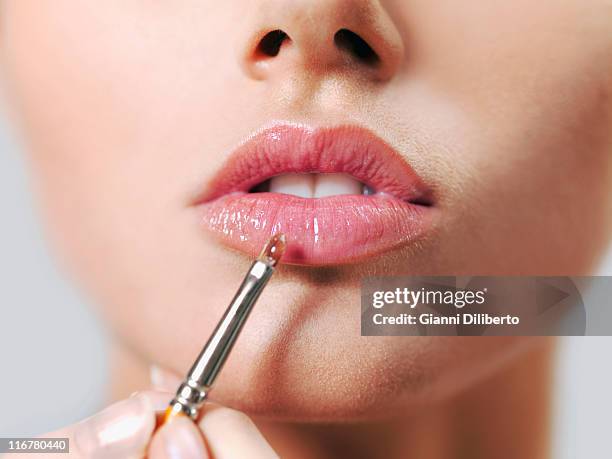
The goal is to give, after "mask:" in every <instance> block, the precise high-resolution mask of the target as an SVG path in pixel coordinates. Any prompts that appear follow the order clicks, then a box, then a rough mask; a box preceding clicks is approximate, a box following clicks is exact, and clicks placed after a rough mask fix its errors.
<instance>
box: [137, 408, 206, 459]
mask: <svg viewBox="0 0 612 459" xmlns="http://www.w3.org/2000/svg"><path fill="white" fill-rule="evenodd" d="M209 457H210V456H209V455H208V452H207V450H206V445H205V443H204V438H203V437H202V433H201V432H200V430H199V429H198V427H197V426H196V425H195V424H194V423H193V421H192V420H191V419H189V418H187V417H185V416H179V417H177V418H174V419H172V421H170V422H168V423H167V424H164V425H163V426H162V427H161V428H160V429H159V430H158V431H157V432H156V433H155V435H154V436H153V440H151V445H150V446H149V459H208V458H209Z"/></svg>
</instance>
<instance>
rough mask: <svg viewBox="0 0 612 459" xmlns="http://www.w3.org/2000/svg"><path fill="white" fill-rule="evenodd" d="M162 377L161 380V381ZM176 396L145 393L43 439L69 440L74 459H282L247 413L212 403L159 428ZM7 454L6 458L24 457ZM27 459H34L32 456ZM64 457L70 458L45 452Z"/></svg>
mask: <svg viewBox="0 0 612 459" xmlns="http://www.w3.org/2000/svg"><path fill="white" fill-rule="evenodd" d="M158 379H159V378H158ZM172 396H173V393H171V392H166V391H143V392H138V393H136V394H134V395H132V396H131V397H129V398H127V399H125V400H122V401H119V402H117V403H114V404H113V405H111V406H109V407H108V408H106V409H104V410H103V411H101V412H99V413H97V414H95V415H94V416H92V417H90V418H88V419H85V420H84V421H81V422H79V423H77V424H75V425H72V426H69V427H66V428H64V429H61V430H58V431H55V432H52V433H49V434H47V435H43V436H42V437H68V438H69V440H70V455H69V457H70V458H75V459H81V458H82V459H85V458H88V459H90V458H91V459H99V458H104V459H106V458H108V459H112V458H122V459H142V458H145V457H148V458H149V459H182V458H189V459H192V458H193V459H196V458H197V459H207V458H214V459H226V458H231V459H235V458H249V459H250V458H253V459H264V458H265V459H268V458H278V455H277V454H276V453H275V452H274V450H273V449H272V448H271V447H270V445H269V444H268V443H267V441H266V440H265V439H264V437H263V436H262V435H261V433H260V432H259V430H258V429H257V427H256V426H255V424H254V423H253V422H252V421H251V420H250V419H249V418H248V417H247V416H246V415H245V414H243V413H241V412H239V411H236V410H232V409H229V408H225V407H221V406H219V405H215V404H212V403H209V404H207V405H206V409H205V410H204V413H203V415H202V416H201V419H200V420H199V422H198V423H197V424H195V423H194V422H192V421H191V420H190V419H188V418H186V417H185V418H183V417H177V418H174V419H173V420H172V421H171V422H169V423H167V424H165V425H163V426H162V427H161V428H159V429H157V430H156V419H159V417H160V415H161V414H162V413H163V412H164V411H165V409H166V407H167V406H168V401H169V400H170V399H171V398H172ZM20 457H21V455H8V456H6V459H9V458H11V459H19V458H20ZM28 457H30V458H35V457H37V456H33V455H31V454H28ZM39 457H40V459H52V458H53V459H54V458H57V459H64V458H66V457H67V456H66V455H65V454H57V455H55V454H41V455H40V456H39Z"/></svg>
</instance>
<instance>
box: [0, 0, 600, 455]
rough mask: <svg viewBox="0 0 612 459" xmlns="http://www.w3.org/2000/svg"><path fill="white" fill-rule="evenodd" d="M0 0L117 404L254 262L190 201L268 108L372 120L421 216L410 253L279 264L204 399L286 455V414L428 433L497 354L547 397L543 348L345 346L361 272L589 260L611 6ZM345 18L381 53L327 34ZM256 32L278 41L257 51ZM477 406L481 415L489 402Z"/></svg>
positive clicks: (207, 322) (59, 235) (51, 200)
mask: <svg viewBox="0 0 612 459" xmlns="http://www.w3.org/2000/svg"><path fill="white" fill-rule="evenodd" d="M1 7H2V14H1V15H0V21H1V23H0V52H1V55H0V57H1V63H2V67H1V68H2V76H3V81H4V85H3V86H4V89H5V93H6V98H7V100H8V102H9V105H10V107H11V109H12V111H13V113H14V114H15V117H16V120H17V121H18V123H19V125H20V126H21V127H22V130H23V133H24V138H25V139H26V141H27V145H28V151H29V159H30V163H31V166H32V172H33V176H34V179H35V180H34V184H35V187H36V191H37V193H38V197H39V201H40V207H41V209H42V212H43V213H44V214H45V215H46V217H47V219H46V221H47V225H48V230H49V234H50V236H51V239H52V241H53V242H54V244H55V246H56V247H57V249H58V250H57V252H58V254H59V256H60V258H61V260H62V262H63V263H64V265H65V266H66V268H67V269H68V270H70V271H71V272H72V273H73V274H74V276H75V277H76V279H77V281H78V282H79V283H80V284H81V285H82V286H83V288H84V289H85V290H86V291H87V292H88V293H89V294H90V296H91V298H93V299H94V300H95V302H96V304H98V305H99V307H100V310H101V311H102V313H103V315H104V317H105V318H106V320H107V321H108V323H109V324H110V326H111V327H112V329H113V330H114V331H115V334H116V336H117V344H116V347H117V356H118V358H117V362H118V363H117V371H121V372H122V373H121V375H122V380H123V384H122V385H118V384H117V385H116V386H115V387H116V390H115V393H116V395H120V394H125V393H127V391H131V390H134V389H135V388H138V387H141V384H143V381H144V379H143V378H144V376H143V375H144V372H143V371H141V370H140V369H144V368H146V367H147V366H148V365H149V364H150V363H155V364H157V365H160V366H162V367H164V368H166V369H167V370H168V371H169V372H171V373H177V374H182V373H184V371H185V369H186V368H188V366H189V364H190V363H191V361H192V360H193V357H194V355H196V353H197V352H198V350H199V349H200V347H201V345H202V343H203V341H204V339H205V337H206V336H208V335H209V333H210V332H211V331H212V328H213V327H214V325H215V323H216V320H217V318H218V317H219V316H220V315H221V314H222V311H223V309H224V308H225V306H226V304H227V301H228V299H229V297H230V296H231V294H232V293H233V290H234V289H235V287H236V285H237V284H238V283H239V282H240V279H241V276H242V275H243V273H244V271H245V270H246V269H247V267H248V265H249V263H250V260H249V259H248V258H247V257H245V256H244V255H243V254H241V253H238V252H235V251H230V250H228V249H226V248H224V247H223V246H220V245H219V244H218V243H217V242H216V241H215V240H214V239H213V238H212V237H211V236H209V235H208V234H206V232H205V231H204V230H203V229H202V228H201V226H200V224H199V221H198V217H199V213H198V209H197V208H194V207H193V206H192V205H191V203H192V202H193V197H194V196H197V195H198V194H199V193H200V192H201V190H202V189H203V187H204V186H205V184H206V183H208V182H209V181H210V180H212V179H213V177H214V176H215V174H216V172H217V171H218V170H219V168H220V167H221V166H222V164H223V162H224V161H225V160H226V159H227V157H228V156H229V155H230V154H231V152H232V150H233V148H235V147H236V145H238V144H239V143H240V142H241V141H242V140H243V139H244V138H245V137H247V136H248V135H249V134H250V133H251V132H253V131H255V130H257V129H260V128H261V127H262V126H266V125H269V124H270V123H271V122H273V121H275V120H282V121H286V122H301V123H307V124H310V125H313V126H328V125H337V124H344V123H355V124H360V125H363V126H365V127H368V128H370V129H371V130H373V131H374V132H376V133H378V134H379V135H381V136H382V137H383V138H384V139H385V140H387V141H388V142H389V143H390V144H391V145H392V146H394V147H395V148H396V149H397V150H398V152H399V153H400V154H401V155H402V156H403V157H404V158H405V159H406V161H408V162H409V163H410V164H411V165H412V166H413V167H414V169H415V170H416V171H417V173H418V174H419V175H420V176H421V177H422V178H423V179H424V181H426V182H427V183H428V184H429V185H430V186H431V187H432V188H433V190H434V193H435V205H436V207H437V208H438V210H439V212H438V217H437V219H436V222H435V226H434V228H433V229H432V231H430V232H428V233H427V235H426V236H425V237H424V238H422V239H421V240H419V241H418V242H417V243H415V244H413V245H410V246H406V247H400V248H397V249H396V250H393V251H390V252H387V253H385V254H382V255H379V256H377V257H375V258H372V259H370V260H366V261H364V262H361V263H357V264H351V265H346V266H336V267H314V268H312V267H310V268H306V267H302V266H283V267H282V268H281V269H280V271H279V274H278V275H277V276H275V279H274V283H273V285H271V286H270V288H268V289H267V290H266V292H265V293H264V295H263V297H262V305H264V304H265V307H263V308H259V309H257V310H256V311H255V312H254V313H253V315H252V316H251V318H250V319H249V324H248V326H247V327H246V328H245V330H244V332H243V335H242V336H241V338H240V340H239V342H238V343H237V345H236V348H235V350H234V352H233V354H232V357H231V359H230V360H229V361H228V363H227V365H226V367H225V369H224V372H223V373H222V375H221V377H220V379H219V380H218V386H217V387H216V388H215V392H214V399H215V400H216V401H218V402H219V403H221V404H224V405H227V406H230V407H232V408H235V409H238V410H241V411H244V412H246V413H248V414H249V415H251V416H254V417H255V418H256V419H261V422H260V426H261V428H262V429H264V430H266V432H267V434H266V435H267V436H268V437H269V438H270V439H272V441H273V445H274V446H275V447H277V448H279V449H282V448H285V447H286V448H287V449H286V451H298V450H300V446H299V444H298V443H300V442H298V441H297V440H296V441H295V442H286V441H284V440H283V439H286V438H297V437H300V438H310V437H308V435H310V434H308V433H306V431H307V430H308V429H306V428H305V427H304V429H301V430H300V432H301V433H300V435H297V434H295V432H294V433H293V434H291V435H289V433H288V430H287V429H288V428H287V427H286V426H284V427H283V424H282V423H284V422H286V421H297V422H300V423H302V422H308V423H311V422H322V421H325V422H339V421H360V422H374V421H376V422H383V421H389V420H391V419H393V420H394V421H393V422H396V420H397V419H404V418H405V414H406V413H407V412H411V413H413V412H415V411H416V412H422V411H423V410H425V409H426V407H430V406H436V407H445V408H444V409H442V408H440V410H441V411H440V412H441V413H442V412H444V413H445V414H444V415H442V414H440V416H434V418H435V419H436V421H435V423H438V422H442V421H440V419H447V418H448V416H449V414H448V413H450V412H456V410H457V409H458V408H456V405H455V403H458V402H456V400H458V399H457V397H460V398H461V397H464V398H467V397H468V395H467V394H469V393H470V391H473V390H475V389H474V388H476V387H480V388H481V389H483V390H484V388H487V387H489V386H488V384H491V379H490V378H494V377H495V376H494V375H495V374H500V372H502V371H509V370H508V368H514V373H512V374H521V375H524V376H525V377H527V375H529V374H531V375H533V381H534V387H540V386H541V387H545V385H546V384H547V381H548V380H547V376H546V374H547V373H546V372H543V373H542V374H540V373H541V372H540V371H538V370H537V369H536V368H539V367H540V366H541V365H540V366H538V365H535V364H533V362H534V361H537V358H542V359H544V360H546V356H547V355H548V354H549V352H550V348H549V345H548V344H547V343H546V342H542V341H541V340H526V339H517V338H497V339H493V338H489V339H486V342H485V341H484V339H483V338H474V339H469V338H463V339H457V338H454V339H452V338H397V337H380V338H378V337H377V338H365V337H361V336H360V333H359V329H360V328H359V315H358V314H357V313H356V311H357V310H358V308H359V306H358V305H359V282H360V279H361V278H362V277H364V276H369V275H393V274H448V273H453V274H465V275H473V274H513V275H536V274H537V275H580V274H588V273H590V272H591V271H592V270H593V268H594V266H595V263H596V262H597V260H598V257H599V255H600V254H601V253H602V252H603V250H604V249H605V247H606V246H607V244H608V243H609V234H611V233H612V231H611V229H612V198H611V196H612V193H611V190H612V186H611V184H612V154H611V153H612V138H611V135H612V129H611V128H612V118H611V115H612V97H611V95H612V58H610V56H612V33H611V32H610V30H612V27H611V26H612V19H611V18H612V3H610V1H607V0H589V1H584V0H563V1H557V0H555V1H554V2H553V1H552V0H549V1H543V2H537V4H534V3H533V2H528V1H527V0H519V1H515V2H503V1H497V0H496V1H487V2H484V1H476V0H474V1H470V2H467V3H466V2H461V3H458V2H450V1H443V2H424V1H417V0H410V1H405V0H402V1H400V0H395V1H383V2H369V1H357V0H353V1H349V0H343V1H340V0H334V1H327V2H323V1H291V2H289V1H278V0H276V1H272V0H269V1H263V0H262V1H258V2H257V5H256V4H255V3H254V2H252V1H251V2H245V1H234V2H229V3H227V2H209V1H197V2H196V1H195V0H184V1H182V2H140V1H129V2H126V1H119V0H109V1H105V2H98V1H94V0H83V1H79V2H75V1H70V0H53V1H43V2H32V1H23V0H3V3H2V5H1ZM341 28H347V29H350V30H352V31H353V32H355V33H357V34H359V35H360V36H362V37H364V39H366V41H367V42H368V43H369V44H370V46H371V47H372V48H373V49H374V50H375V51H376V52H377V53H378V55H379V57H380V64H379V65H378V66H372V65H369V64H366V63H363V62H360V61H358V60H355V58H354V56H351V55H350V53H348V52H347V51H346V50H342V49H339V48H338V47H337V46H335V45H334V43H333V39H332V37H333V35H334V33H335V32H336V31H337V30H339V29H341ZM275 29H282V30H284V31H285V32H286V33H287V34H288V35H289V37H291V41H290V42H287V43H285V45H284V46H283V47H282V48H281V50H280V52H279V54H278V55H277V56H276V57H267V56H263V55H262V54H261V53H258V52H257V46H258V43H259V41H260V39H261V37H262V36H263V35H264V34H265V33H266V32H268V31H270V30H275ZM230 89H231V90H230ZM587 236H588V237H587ZM152 337H153V338H152ZM121 362H123V364H121ZM530 362H531V363H530ZM512 365H514V366H512ZM498 383H499V382H498ZM496 387H499V388H500V390H501V388H502V387H503V388H506V389H507V391H508V392H507V393H508V394H509V395H508V397H509V398H508V399H510V398H511V397H510V394H511V393H513V390H514V389H512V388H511V387H510V386H508V387H506V386H504V385H500V384H498V385H497V386H496ZM313 400H314V401H316V402H313ZM450 400H455V402H452V403H451V402H450ZM481 400H482V399H481ZM541 405H542V406H540V405H538V404H537V403H536V404H533V405H531V406H532V407H533V408H532V410H533V412H534V413H536V412H544V411H545V408H546V404H545V403H542V404H541ZM514 406H516V405H514ZM506 409H507V410H508V412H509V413H510V412H511V411H512V409H513V405H509V406H507V407H506ZM476 411H477V410H476ZM464 414H465V412H464ZM472 415H473V419H474V422H475V424H476V425H481V424H482V426H483V428H484V426H486V425H487V424H488V422H487V420H488V419H489V418H490V416H491V414H490V413H489V415H488V416H489V417H487V416H485V415H484V414H483V413H480V414H478V413H476V412H475V413H472ZM508 416H511V415H510V414H508ZM534 417H535V418H537V419H539V418H538V417H537V416H535V415H534ZM477 419H479V420H480V423H479V422H476V420H477ZM264 420H265V421H264ZM432 422H433V421H432ZM449 422H450V421H448V420H447V421H445V422H444V424H445V425H447V424H448V423H449ZM542 422H545V420H544V418H543V419H542ZM271 423H272V424H274V425H272V424H271ZM276 423H280V424H276ZM451 424H452V422H451ZM298 425H301V424H298ZM489 425H490V423H489ZM402 429H403V430H406V431H407V430H409V427H408V426H403V427H402ZM500 429H501V427H500ZM298 430H299V429H298ZM374 430H375V429H373V430H372V431H374ZM448 430H449V431H450V432H456V430H455V429H452V428H451V429H448ZM490 430H491V432H495V429H494V428H493V427H491V429H490ZM498 430H499V429H498ZM310 432H311V434H312V432H314V430H313V431H310ZM296 435H297V437H296ZM313 435H314V434H313ZM360 435H362V437H363V438H368V437H367V436H365V434H363V433H361V434H360ZM537 436H538V438H540V437H542V436H543V434H542V435H537ZM332 443H333V442H332ZM527 443H529V442H527ZM448 444H451V443H448ZM452 444H455V443H452ZM529 444H530V445H531V446H530V447H531V448H536V447H538V448H539V446H537V445H540V443H538V442H537V441H533V442H531V443H529ZM277 445H278V446H277ZM283 445H285V446H283ZM287 445H288V446H287ZM533 445H536V446H533ZM330 448H331V447H330ZM330 450H331V449H330ZM283 451H285V450H283ZM304 454H306V453H304ZM296 457H297V456H296ZM303 457H307V456H303ZM319 457H323V455H322V454H320V455H319ZM355 457H356V456H355ZM389 457H390V456H389ZM431 457H433V456H431ZM440 457H445V455H444V453H443V452H442V453H440ZM471 457H477V456H475V455H474V454H473V455H472V456H471Z"/></svg>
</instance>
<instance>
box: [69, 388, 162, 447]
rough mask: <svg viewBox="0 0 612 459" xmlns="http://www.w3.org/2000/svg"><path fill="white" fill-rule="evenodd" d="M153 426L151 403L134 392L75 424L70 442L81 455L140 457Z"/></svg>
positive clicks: (153, 416) (153, 417)
mask: <svg viewBox="0 0 612 459" xmlns="http://www.w3.org/2000/svg"><path fill="white" fill-rule="evenodd" d="M154 428H155V412H154V411H153V407H152V405H151V402H150V401H149V400H148V398H147V397H145V396H144V395H141V394H138V395H135V396H133V397H130V398H128V399H126V400H122V401H120V402H117V403H115V404H113V405H111V406H109V407H108V408H106V409H105V410H103V411H101V412H100V413H98V414H96V415H94V416H92V417H91V418H88V419H86V420H84V421H82V422H80V423H79V424H77V426H76V427H75V433H74V442H75V446H76V449H77V451H78V452H79V453H80V454H81V455H83V456H84V457H91V458H94V459H96V458H107V457H125V458H130V457H141V456H142V455H143V453H144V451H145V448H146V445H147V443H148V441H149V439H150V437H151V434H152V433H153V429H154Z"/></svg>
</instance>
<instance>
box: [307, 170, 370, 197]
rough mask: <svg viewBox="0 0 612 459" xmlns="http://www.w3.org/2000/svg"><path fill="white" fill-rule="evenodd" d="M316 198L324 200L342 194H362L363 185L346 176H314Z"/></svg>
mask: <svg viewBox="0 0 612 459" xmlns="http://www.w3.org/2000/svg"><path fill="white" fill-rule="evenodd" d="M314 177H315V185H314V196H313V197H315V198H324V197H326V196H337V195H340V194H362V191H363V185H362V184H361V182H358V181H357V180H355V179H354V178H352V177H351V176H349V175H346V174H314Z"/></svg>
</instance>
